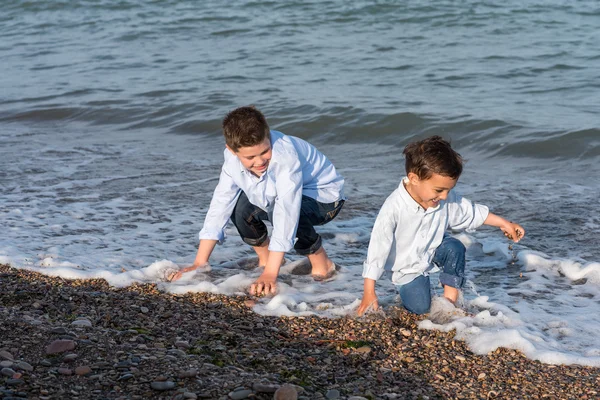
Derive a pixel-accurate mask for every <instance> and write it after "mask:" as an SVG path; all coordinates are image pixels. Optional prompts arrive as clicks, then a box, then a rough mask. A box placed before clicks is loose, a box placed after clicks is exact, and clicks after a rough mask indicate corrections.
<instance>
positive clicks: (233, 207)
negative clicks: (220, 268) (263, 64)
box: [172, 107, 344, 295]
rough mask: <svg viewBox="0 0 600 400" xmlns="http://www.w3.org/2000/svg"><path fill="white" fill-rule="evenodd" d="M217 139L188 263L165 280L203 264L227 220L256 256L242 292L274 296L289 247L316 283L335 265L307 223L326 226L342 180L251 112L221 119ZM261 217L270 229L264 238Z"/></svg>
mask: <svg viewBox="0 0 600 400" xmlns="http://www.w3.org/2000/svg"><path fill="white" fill-rule="evenodd" d="M223 135H224V136H225V143H226V146H225V147H226V149H225V151H224V156H225V162H224V163H223V168H222V170H221V176H220V178H219V183H218V184H217V187H216V189H215V192H214V194H213V198H212V201H211V203H210V207H209V210H208V212H207V213H206V218H205V221H204V227H203V228H202V230H201V231H200V245H199V246H198V252H197V254H196V259H195V261H194V264H193V265H192V266H191V267H187V268H184V269H182V270H181V271H179V272H178V273H177V274H175V275H174V277H173V278H172V280H177V279H179V278H180V277H181V275H182V273H184V272H188V271H193V270H195V269H197V268H198V267H201V266H205V265H207V264H208V259H209V257H210V255H211V253H212V251H213V249H214V248H215V245H216V244H217V243H222V242H223V240H224V238H225V234H224V229H225V225H226V224H227V221H228V220H229V219H230V218H231V221H232V222H233V224H234V225H235V226H236V228H237V230H238V232H239V234H240V236H241V237H242V240H243V241H244V242H246V243H247V244H249V245H251V246H252V247H253V249H254V251H255V252H256V254H257V255H258V265H259V266H264V267H265V269H264V271H263V273H262V274H261V276H260V277H259V278H258V279H257V280H256V282H254V283H253V284H252V286H251V287H250V294H253V295H254V294H256V295H260V294H262V293H264V294H269V293H272V294H274V293H275V291H276V280H277V275H278V274H279V268H280V267H281V264H282V262H283V257H284V255H285V253H286V252H288V251H290V250H292V248H294V249H295V250H296V252H297V253H298V254H302V255H305V256H307V257H308V259H309V260H310V263H311V265H312V275H313V277H314V278H315V279H316V280H320V279H324V278H327V277H329V276H330V275H331V274H332V273H333V272H335V265H334V263H333V262H332V261H331V260H330V259H329V257H328V256H327V253H326V252H325V250H324V249H323V247H322V245H321V236H320V235H319V234H317V232H316V231H315V229H314V226H315V225H323V224H326V223H327V222H329V221H331V220H332V219H334V218H335V217H336V216H337V214H338V213H339V212H340V210H341V208H342V206H343V205H344V194H343V188H344V178H342V176H341V175H339V174H338V173H337V171H336V170H335V167H334V166H333V164H332V163H331V162H330V161H329V160H328V159H327V157H325V156H324V155H323V154H322V153H321V152H319V151H318V150H317V149H316V148H315V147H314V146H312V145H311V144H309V143H308V142H306V141H304V140H302V139H299V138H296V137H293V136H287V135H284V134H283V133H281V132H277V131H273V130H270V129H269V125H268V124H267V121H266V119H265V117H264V115H263V114H262V113H261V112H260V111H258V110H257V109H256V108H254V107H240V108H238V109H236V110H233V111H231V112H230V113H229V114H227V116H226V117H225V118H224V120H223ZM265 220H269V221H271V223H272V226H273V231H272V234H271V238H270V239H269V237H268V234H267V227H266V226H265V224H264V222H263V221H265ZM295 238H297V241H296V242H295V243H294V239H295Z"/></svg>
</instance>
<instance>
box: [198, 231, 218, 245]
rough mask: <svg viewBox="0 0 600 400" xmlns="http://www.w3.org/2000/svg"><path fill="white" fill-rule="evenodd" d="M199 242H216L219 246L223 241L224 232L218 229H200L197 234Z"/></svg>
mask: <svg viewBox="0 0 600 400" xmlns="http://www.w3.org/2000/svg"><path fill="white" fill-rule="evenodd" d="M198 237H199V238H200V240H204V239H206V240H216V241H217V242H218V243H219V244H223V242H224V241H225V232H223V230H219V229H210V228H202V230H201V231H200V233H199V234H198Z"/></svg>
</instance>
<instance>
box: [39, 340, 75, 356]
mask: <svg viewBox="0 0 600 400" xmlns="http://www.w3.org/2000/svg"><path fill="white" fill-rule="evenodd" d="M75 345H76V344H75V342H74V341H73V340H66V339H58V340H55V341H54V342H52V343H50V344H49V345H48V347H46V354H56V353H64V352H65V351H69V350H73V349H74V348H75Z"/></svg>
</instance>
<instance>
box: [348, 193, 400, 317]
mask: <svg viewBox="0 0 600 400" xmlns="http://www.w3.org/2000/svg"><path fill="white" fill-rule="evenodd" d="M397 223H398V212H397V210H396V209H395V207H394V200H393V199H392V198H391V196H390V197H388V199H387V200H386V201H385V203H383V206H381V210H379V214H378V215H377V219H376V220H375V224H374V225H373V231H372V232H371V240H370V241H369V250H368V251H367V260H366V261H365V262H364V265H363V274H362V276H363V278H365V281H364V285H363V286H364V294H363V298H362V301H361V303H360V306H359V307H358V310H357V312H358V315H359V316H360V315H362V314H364V313H365V311H367V310H368V309H369V308H371V307H372V308H373V309H374V310H377V308H379V303H378V302H377V294H376V293H375V282H376V281H377V279H379V278H380V277H381V275H383V272H384V268H385V262H386V261H387V258H388V256H389V254H390V251H391V250H392V245H393V243H394V234H395V230H396V225H397Z"/></svg>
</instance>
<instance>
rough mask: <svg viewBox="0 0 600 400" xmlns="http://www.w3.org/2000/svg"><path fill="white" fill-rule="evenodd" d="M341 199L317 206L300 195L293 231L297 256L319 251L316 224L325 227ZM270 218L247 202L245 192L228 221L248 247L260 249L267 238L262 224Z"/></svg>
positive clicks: (319, 245)
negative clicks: (298, 215)
mask: <svg viewBox="0 0 600 400" xmlns="http://www.w3.org/2000/svg"><path fill="white" fill-rule="evenodd" d="M343 205H344V200H340V201H336V202H334V203H320V202H318V201H316V200H315V199H313V198H311V197H308V196H302V205H301V206H300V218H299V219H298V229H297V231H296V238H297V239H298V240H297V241H296V244H295V245H294V249H295V250H296V252H297V253H298V254H300V255H303V256H306V255H309V254H314V253H315V252H316V251H317V250H319V249H320V248H321V235H319V234H318V233H317V232H316V231H315V228H314V227H315V226H316V225H324V224H326V223H328V222H329V221H331V220H332V219H334V218H335V217H336V216H337V215H338V213H339V212H340V210H341V209H342V206H343ZM268 219H269V216H268V214H267V212H266V211H264V210H263V209H261V208H258V207H256V206H255V205H254V204H252V203H250V201H249V200H248V197H247V196H246V194H245V193H244V192H242V193H241V194H240V197H239V199H238V201H237V203H236V205H235V208H234V209H233V213H232V215H231V221H232V222H233V224H234V225H235V227H236V228H237V230H238V232H239V234H240V236H241V237H242V240H243V241H244V242H246V243H248V244H249V245H251V246H260V245H261V244H263V243H264V242H265V241H266V240H267V238H268V233H267V226H266V225H265V223H264V222H263V221H266V220H268Z"/></svg>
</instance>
